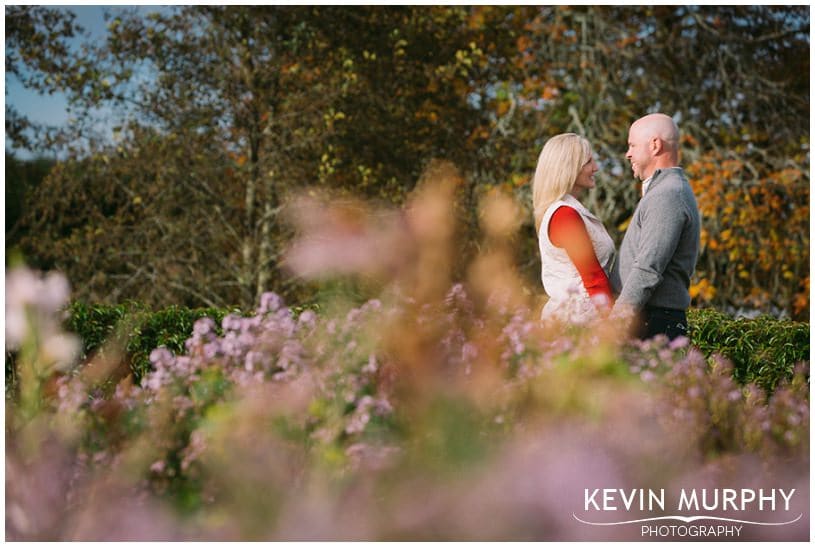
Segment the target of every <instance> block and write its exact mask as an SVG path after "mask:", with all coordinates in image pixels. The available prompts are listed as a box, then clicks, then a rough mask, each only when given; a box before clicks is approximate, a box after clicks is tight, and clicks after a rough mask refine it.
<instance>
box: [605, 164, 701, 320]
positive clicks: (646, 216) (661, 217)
mask: <svg viewBox="0 0 815 547" xmlns="http://www.w3.org/2000/svg"><path fill="white" fill-rule="evenodd" d="M700 224H701V223H700V218H699V208H698V207H697V205H696V198H695V197H694V195H693V190H691V187H690V184H688V179H687V178H686V177H685V173H684V172H683V171H682V169H681V168H680V167H670V168H668V169H658V170H657V171H655V172H654V174H653V176H652V177H651V183H650V185H649V187H648V190H647V191H646V192H645V195H644V196H643V197H642V199H641V200H640V202H639V203H638V204H637V208H636V209H635V210H634V216H633V218H632V219H631V223H630V224H629V225H628V229H627V230H626V232H625V237H624V238H623V243H622V245H621V246H620V254H619V257H618V259H617V261H616V262H615V264H614V270H615V271H614V274H613V276H612V279H615V280H619V281H620V282H622V291H621V292H620V296H619V297H618V298H617V303H616V304H615V311H617V310H618V309H619V308H620V307H621V306H623V305H625V306H630V307H633V308H635V309H642V308H643V307H645V306H657V307H661V308H671V309H676V310H685V309H687V307H688V306H689V305H690V294H689V293H688V287H689V286H690V278H691V275H693V271H694V269H695V268H696V259H697V257H698V256H699V232H700V229H701V225H700Z"/></svg>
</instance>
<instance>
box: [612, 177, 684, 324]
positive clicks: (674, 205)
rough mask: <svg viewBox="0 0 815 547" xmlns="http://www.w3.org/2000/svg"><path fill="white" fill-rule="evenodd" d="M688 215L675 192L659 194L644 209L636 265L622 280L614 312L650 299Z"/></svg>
mask: <svg viewBox="0 0 815 547" xmlns="http://www.w3.org/2000/svg"><path fill="white" fill-rule="evenodd" d="M654 197H655V198H656V197H657V196H654ZM685 216H686V215H685V211H684V208H683V207H682V205H681V200H680V198H679V196H675V195H674V193H666V194H664V195H660V196H659V199H654V200H651V201H650V202H649V203H648V204H647V207H646V208H644V209H642V211H641V216H640V219H641V224H642V225H641V228H640V238H639V245H638V248H637V250H636V254H635V258H634V264H633V267H632V268H631V271H630V272H629V274H628V276H627V277H626V278H625V279H623V280H622V282H623V289H622V292H621V293H620V296H619V298H617V303H616V304H615V306H614V311H615V312H617V311H619V310H622V309H623V308H628V309H642V308H643V307H644V306H645V304H646V303H647V302H648V300H649V298H650V297H651V295H652V294H653V292H654V289H655V288H656V287H657V285H659V283H660V282H661V281H662V274H663V273H664V272H665V268H667V267H668V262H670V260H671V257H673V255H674V252H675V251H676V247H677V245H678V244H679V238H680V237H681V235H682V230H683V228H684V225H685V220H686V219H685Z"/></svg>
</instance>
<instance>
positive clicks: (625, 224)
mask: <svg viewBox="0 0 815 547" xmlns="http://www.w3.org/2000/svg"><path fill="white" fill-rule="evenodd" d="M632 218H634V217H633V216H630V217H628V218H627V219H625V220H624V221H623V222H621V223H620V224H619V225H617V229H618V230H619V231H621V232H624V231H625V230H627V229H628V225H629V224H631V219H632Z"/></svg>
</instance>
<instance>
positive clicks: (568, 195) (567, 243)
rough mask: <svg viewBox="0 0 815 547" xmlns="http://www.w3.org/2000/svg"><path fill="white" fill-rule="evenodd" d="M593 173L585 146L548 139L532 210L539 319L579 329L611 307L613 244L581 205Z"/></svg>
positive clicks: (580, 141) (575, 138)
mask: <svg viewBox="0 0 815 547" xmlns="http://www.w3.org/2000/svg"><path fill="white" fill-rule="evenodd" d="M597 171H598V169H597V164H596V163H595V161H594V157H593V155H592V150H591V145H590V144H589V141H587V140H586V139H584V138H583V137H580V136H579V135H575V134H574V133H564V134H562V135H557V136H555V137H552V138H551V139H549V140H548V141H547V142H546V145H545V146H544V147H543V150H542V151H541V154H540V157H539V158H538V166H537V169H536V170H535V178H534V180H533V186H532V205H533V208H534V215H535V228H536V229H537V232H538V243H539V247H540V253H541V280H542V281H543V288H544V290H545V291H546V294H548V295H549V301H548V302H547V303H546V305H544V307H543V310H542V312H541V318H542V319H555V320H559V321H565V322H570V323H577V324H581V323H586V322H587V321H590V320H592V319H593V318H595V317H597V316H598V315H599V314H598V312H601V311H602V312H605V311H607V310H608V309H610V307H611V304H612V299H613V294H612V284H611V282H610V281H609V273H610V272H611V271H612V264H613V262H614V242H613V241H612V239H611V237H610V236H609V235H608V232H607V231H606V229H605V227H604V226H603V223H602V222H601V221H600V219H598V218H597V217H596V216H594V215H593V214H592V213H591V212H589V210H588V209H586V207H585V206H584V205H583V204H582V203H581V202H580V197H581V196H582V195H583V194H584V193H585V192H587V191H588V190H590V189H591V188H594V186H595V182H594V174H595V173H597Z"/></svg>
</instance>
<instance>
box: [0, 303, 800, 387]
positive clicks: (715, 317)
mask: <svg viewBox="0 0 815 547" xmlns="http://www.w3.org/2000/svg"><path fill="white" fill-rule="evenodd" d="M296 311H297V310H295V312H296ZM228 313H237V314H241V313H242V312H241V311H240V310H238V309H231V310H225V309H215V308H198V309H189V308H181V307H170V308H167V309H164V310H160V311H150V310H147V309H145V308H144V307H143V306H141V305H140V304H138V303H135V302H128V303H126V304H120V305H116V306H102V305H88V304H85V303H82V302H76V303H74V304H72V305H71V307H70V308H69V309H68V319H67V320H66V323H65V327H66V329H68V330H70V331H72V332H75V333H77V334H78V335H79V336H80V337H81V338H82V340H83V343H84V355H83V358H87V357H89V356H91V355H92V354H94V353H95V352H97V351H99V350H100V349H102V348H103V347H104V343H105V342H106V341H108V340H118V341H119V343H120V344H121V347H123V348H124V349H125V352H126V356H127V363H128V365H129V367H130V369H131V371H132V372H133V375H134V380H135V381H136V382H139V381H141V378H142V376H143V375H144V374H145V373H146V372H147V371H149V370H150V361H149V357H150V352H151V351H152V350H153V349H155V348H157V347H159V346H165V347H167V348H169V349H170V350H172V351H173V352H175V353H176V354H178V353H183V352H184V341H185V340H186V339H187V338H189V337H190V335H191V334H192V326H193V324H194V323H195V321H196V320H197V319H199V318H201V317H205V316H206V317H211V318H212V319H213V320H214V321H215V323H216V325H217V326H218V327H217V328H218V329H220V325H221V320H222V319H223V317H224V316H225V315H227V314H228ZM688 324H689V327H690V329H689V330H690V336H691V342H692V344H693V345H694V346H696V347H698V348H699V349H700V350H702V351H703V352H704V353H705V355H707V356H708V357H709V356H711V355H713V354H716V353H718V354H720V355H722V356H724V357H726V358H728V359H729V360H731V361H732V362H733V364H734V368H735V370H734V376H735V378H736V380H737V381H739V382H740V383H747V382H755V383H756V384H758V385H759V386H761V387H763V388H764V389H767V390H768V391H770V392H772V391H773V390H774V389H775V387H776V386H777V385H778V382H779V381H780V380H781V379H782V378H788V377H790V376H792V371H793V368H794V366H795V364H796V363H799V362H802V361H807V362H808V361H809V324H808V323H796V322H792V321H787V320H779V319H775V318H773V317H770V316H761V317H758V318H756V319H734V318H732V317H730V316H728V315H726V314H724V313H721V312H718V311H716V310H712V309H705V310H690V311H689V313H688ZM219 334H220V332H219ZM9 357H10V356H9V355H8V354H7V358H6V375H7V380H8V374H9V367H10V366H13V362H11V363H10V361H13V356H11V357H12V359H9Z"/></svg>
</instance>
